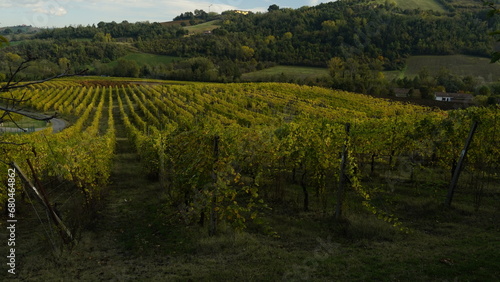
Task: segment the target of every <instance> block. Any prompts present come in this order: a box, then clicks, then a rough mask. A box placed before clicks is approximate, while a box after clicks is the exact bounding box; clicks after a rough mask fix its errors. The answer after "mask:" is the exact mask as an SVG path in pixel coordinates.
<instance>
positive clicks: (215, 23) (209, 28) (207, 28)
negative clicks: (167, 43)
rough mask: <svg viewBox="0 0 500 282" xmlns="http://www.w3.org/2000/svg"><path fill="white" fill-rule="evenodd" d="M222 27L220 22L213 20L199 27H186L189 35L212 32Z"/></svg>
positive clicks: (198, 25)
mask: <svg viewBox="0 0 500 282" xmlns="http://www.w3.org/2000/svg"><path fill="white" fill-rule="evenodd" d="M219 26H220V20H213V21H209V22H205V23H201V24H197V25H191V26H186V27H184V29H186V30H187V31H188V32H189V34H196V33H203V32H205V31H212V30H214V29H216V28H218V27H219Z"/></svg>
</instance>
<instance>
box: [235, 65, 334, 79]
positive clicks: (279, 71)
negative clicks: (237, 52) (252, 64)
mask: <svg viewBox="0 0 500 282" xmlns="http://www.w3.org/2000/svg"><path fill="white" fill-rule="evenodd" d="M282 76H283V77H285V78H286V79H308V78H318V77H323V76H328V69H326V68H315V67H295V66H276V67H271V68H267V69H263V70H260V71H255V72H251V73H245V74H243V75H242V76H241V78H242V80H244V81H269V80H276V79H278V80H279V78H280V77H282Z"/></svg>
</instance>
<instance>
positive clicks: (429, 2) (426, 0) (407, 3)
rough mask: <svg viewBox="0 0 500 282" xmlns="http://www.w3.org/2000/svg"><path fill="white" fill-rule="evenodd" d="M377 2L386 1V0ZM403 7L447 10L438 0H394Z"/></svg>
mask: <svg viewBox="0 0 500 282" xmlns="http://www.w3.org/2000/svg"><path fill="white" fill-rule="evenodd" d="M376 2H379V3H385V0H383V1H381V0H378V1H376ZM393 2H395V3H396V5H397V6H398V7H400V8H401V9H409V10H412V9H421V10H434V11H439V12H445V11H446V10H445V9H444V8H443V6H441V5H440V4H439V3H438V2H437V1H436V0H393Z"/></svg>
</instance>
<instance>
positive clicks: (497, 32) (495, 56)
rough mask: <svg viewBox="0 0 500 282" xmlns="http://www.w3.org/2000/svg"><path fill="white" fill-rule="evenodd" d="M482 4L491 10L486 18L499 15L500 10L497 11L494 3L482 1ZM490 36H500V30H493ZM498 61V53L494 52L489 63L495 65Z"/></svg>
mask: <svg viewBox="0 0 500 282" xmlns="http://www.w3.org/2000/svg"><path fill="white" fill-rule="evenodd" d="M483 4H484V5H485V6H488V7H490V8H491V10H490V11H489V13H488V16H490V17H493V16H495V15H497V14H500V9H498V8H497V7H496V6H495V2H493V1H485V0H483ZM490 34H491V35H494V36H498V35H500V30H495V31H493V32H491V33H490ZM497 41H498V42H500V39H498V40H497ZM498 60H500V52H494V53H493V55H492V57H491V62H492V63H495V62H498Z"/></svg>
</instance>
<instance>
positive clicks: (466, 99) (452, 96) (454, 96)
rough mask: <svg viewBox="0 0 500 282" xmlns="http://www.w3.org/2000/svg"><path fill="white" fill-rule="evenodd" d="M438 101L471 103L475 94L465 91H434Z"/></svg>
mask: <svg viewBox="0 0 500 282" xmlns="http://www.w3.org/2000/svg"><path fill="white" fill-rule="evenodd" d="M434 96H435V97H436V100H437V101H444V102H461V103H471V102H472V99H473V98H474V96H472V94H464V93H446V92H436V93H434Z"/></svg>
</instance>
